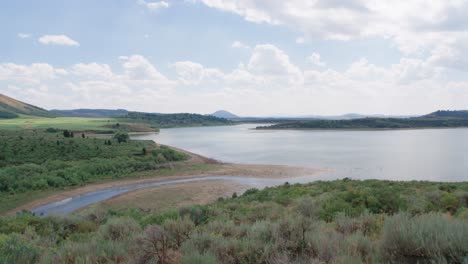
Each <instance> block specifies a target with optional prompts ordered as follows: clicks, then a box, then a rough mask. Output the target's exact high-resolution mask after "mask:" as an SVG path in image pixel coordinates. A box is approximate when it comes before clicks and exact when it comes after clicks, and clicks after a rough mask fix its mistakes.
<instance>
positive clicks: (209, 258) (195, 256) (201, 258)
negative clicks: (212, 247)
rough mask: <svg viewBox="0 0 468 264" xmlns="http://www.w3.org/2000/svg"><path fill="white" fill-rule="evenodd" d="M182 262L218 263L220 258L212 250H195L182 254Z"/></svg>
mask: <svg viewBox="0 0 468 264" xmlns="http://www.w3.org/2000/svg"><path fill="white" fill-rule="evenodd" d="M182 264H218V259H216V256H215V255H213V254H212V253H210V252H206V253H204V254H200V253H199V252H198V251H194V252H190V253H187V254H184V256H182Z"/></svg>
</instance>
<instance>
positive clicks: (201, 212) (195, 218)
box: [179, 206, 208, 225]
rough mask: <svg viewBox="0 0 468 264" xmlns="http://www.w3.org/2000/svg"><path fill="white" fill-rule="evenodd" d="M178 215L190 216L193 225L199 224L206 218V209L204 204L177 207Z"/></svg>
mask: <svg viewBox="0 0 468 264" xmlns="http://www.w3.org/2000/svg"><path fill="white" fill-rule="evenodd" d="M179 215H180V216H181V217H182V218H184V217H186V216H188V217H190V219H191V220H192V222H193V223H194V224H195V225H200V224H203V223H205V222H206V221H207V220H208V209H207V208H206V207H205V206H191V207H183V208H180V209H179Z"/></svg>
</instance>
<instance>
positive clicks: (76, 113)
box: [50, 109, 128, 118]
mask: <svg viewBox="0 0 468 264" xmlns="http://www.w3.org/2000/svg"><path fill="white" fill-rule="evenodd" d="M50 112H51V113H54V114H56V115H59V116H64V117H92V118H110V117H118V116H124V115H126V114H128V111H127V110H125V109H115V110H114V109H72V110H58V109H54V110H50Z"/></svg>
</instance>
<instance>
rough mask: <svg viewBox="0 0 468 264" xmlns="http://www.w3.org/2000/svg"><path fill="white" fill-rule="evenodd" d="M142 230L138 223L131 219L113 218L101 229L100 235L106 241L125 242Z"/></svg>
mask: <svg viewBox="0 0 468 264" xmlns="http://www.w3.org/2000/svg"><path fill="white" fill-rule="evenodd" d="M140 230H141V229H140V226H139V225H138V223H137V222H136V221H135V220H133V219H131V218H127V217H122V218H111V219H109V220H108V221H107V223H105V224H104V225H102V226H101V227H100V228H99V234H100V235H101V237H102V238H104V239H106V240H124V239H130V238H131V237H133V235H134V234H135V233H137V232H140Z"/></svg>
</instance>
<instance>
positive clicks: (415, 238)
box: [380, 213, 468, 263]
mask: <svg viewBox="0 0 468 264" xmlns="http://www.w3.org/2000/svg"><path fill="white" fill-rule="evenodd" d="M380 248H381V253H382V255H383V256H384V257H385V258H386V259H387V260H392V261H407V262H408V261H410V262H411V261H412V262H416V261H418V260H433V261H438V260H441V259H445V261H448V262H455V263H461V262H462V261H464V260H466V258H467V256H468V225H467V223H464V222H461V221H458V220H452V221H449V220H447V219H445V218H444V217H443V216H442V215H439V214H435V213H431V214H425V215H419V216H415V217H411V216H410V215H408V214H406V213H400V214H397V215H394V216H392V217H389V218H388V219H387V220H386V221H385V224H384V229H383V235H382V242H381V247H380Z"/></svg>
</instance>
